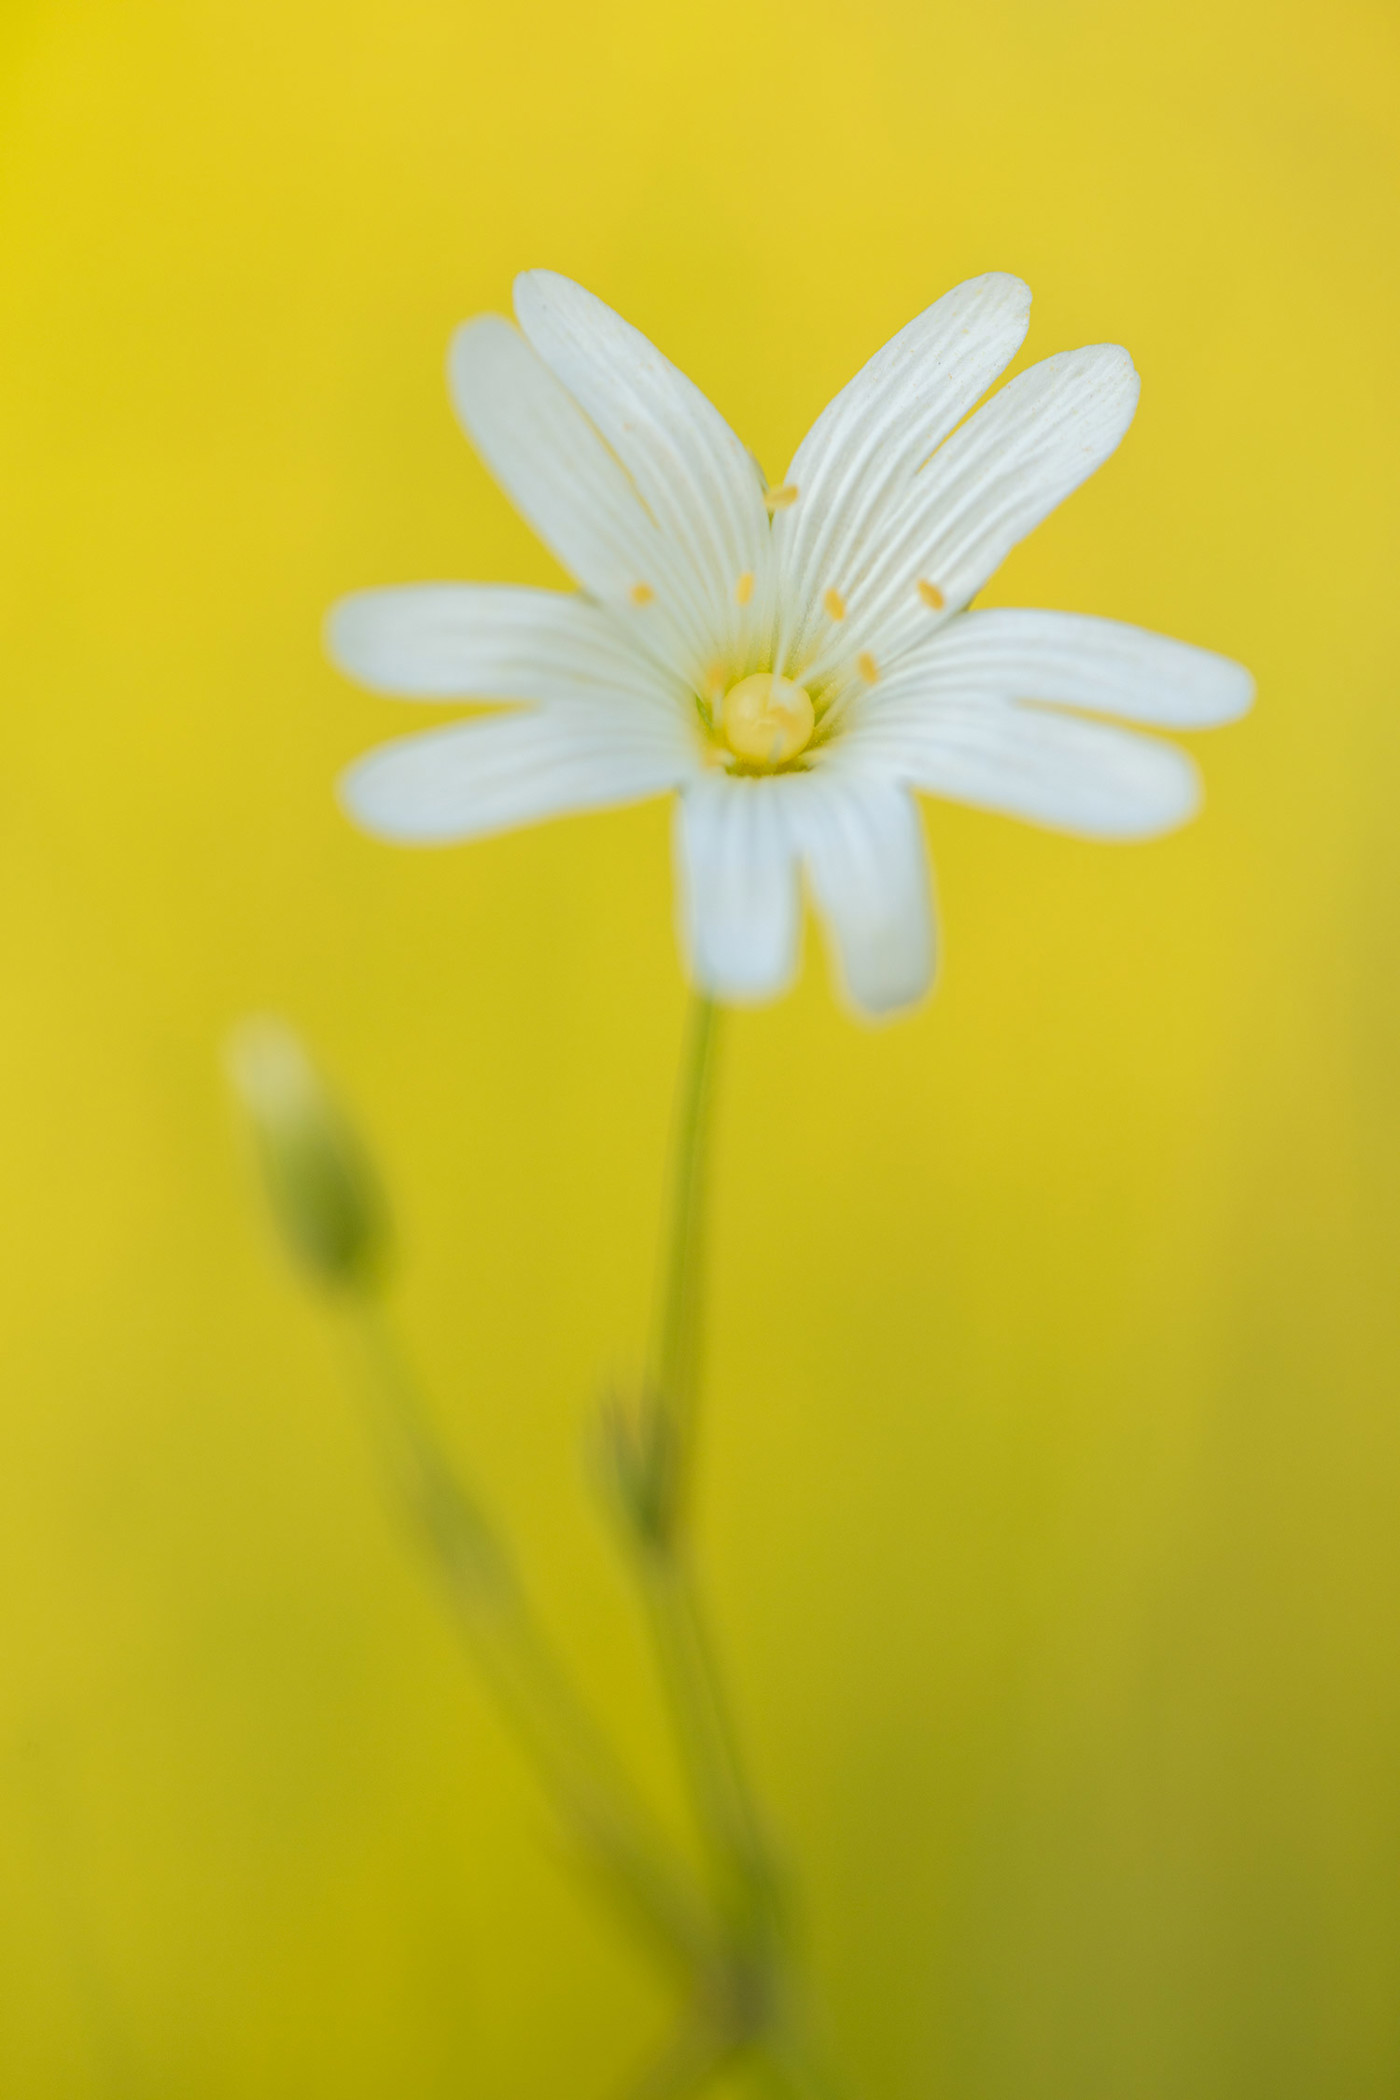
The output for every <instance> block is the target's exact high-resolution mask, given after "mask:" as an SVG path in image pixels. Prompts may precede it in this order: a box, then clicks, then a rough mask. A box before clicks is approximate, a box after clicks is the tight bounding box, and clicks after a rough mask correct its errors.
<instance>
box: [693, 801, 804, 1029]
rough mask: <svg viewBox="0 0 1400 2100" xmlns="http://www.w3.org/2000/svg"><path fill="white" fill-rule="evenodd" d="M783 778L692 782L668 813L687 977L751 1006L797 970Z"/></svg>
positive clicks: (795, 904) (793, 874)
mask: <svg viewBox="0 0 1400 2100" xmlns="http://www.w3.org/2000/svg"><path fill="white" fill-rule="evenodd" d="M799 785H801V783H800V782H797V781H795V780H793V779H791V778H775V779H767V780H749V779H738V780H732V779H729V778H727V777H724V776H722V775H714V774H711V775H709V776H708V777H706V778H704V779H701V780H698V781H695V782H693V783H692V784H691V785H690V787H689V788H688V789H687V791H686V792H685V794H683V795H682V797H681V799H680V801H679V803H678V805H677V808H676V828H675V858H676V894H677V905H678V916H679V922H680V934H681V941H682V945H683V947H684V950H685V954H686V957H687V961H688V964H689V969H690V974H691V977H692V979H693V980H694V982H695V983H696V984H697V985H698V986H699V987H700V988H701V990H702V991H705V992H708V993H709V994H710V995H711V996H712V997H714V998H717V999H727V1000H730V1001H732V1002H733V1003H735V1004H741V1005H752V1004H755V1003H757V1002H759V1001H762V1000H766V999H774V998H776V997H777V995H778V994H779V993H780V992H783V991H786V990H787V988H788V986H789V985H790V984H791V982H792V980H793V977H794V976H795V974H796V971H797V957H798V946H799V937H800V934H801V923H802V921H801V898H800V895H799V891H798V881H797V849H796V846H795V844H794V841H793V837H792V833H791V827H790V824H789V821H788V811H789V808H790V806H791V803H792V801H793V800H794V797H793V794H792V790H793V789H794V788H795V787H797V786H799Z"/></svg>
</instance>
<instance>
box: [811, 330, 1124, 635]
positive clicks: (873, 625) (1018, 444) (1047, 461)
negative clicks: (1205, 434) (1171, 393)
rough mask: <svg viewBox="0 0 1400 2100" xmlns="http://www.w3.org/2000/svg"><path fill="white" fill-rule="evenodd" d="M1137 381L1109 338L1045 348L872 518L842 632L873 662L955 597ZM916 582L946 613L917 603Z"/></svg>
mask: <svg viewBox="0 0 1400 2100" xmlns="http://www.w3.org/2000/svg"><path fill="white" fill-rule="evenodd" d="M1138 384H1139V382H1138V375H1137V373H1136V372H1135V370H1134V369H1133V361H1132V359H1131V358H1130V357H1129V355H1128V353H1127V351H1126V350H1122V349H1119V348H1118V346H1117V345H1116V344H1113V343H1099V344H1096V345H1095V346H1094V347H1093V348H1092V349H1088V350H1066V351H1063V352H1061V353H1060V355H1059V356H1057V357H1047V358H1046V359H1045V360H1044V361H1043V363H1041V364H1038V365H1032V366H1031V367H1030V369H1029V371H1026V372H1022V373H1020V374H1019V375H1018V376H1017V377H1016V378H1015V379H1013V380H1012V381H1011V382H1010V384H1009V385H1008V386H1005V387H1003V388H1002V390H1001V392H1000V393H999V394H994V395H993V396H992V399H991V400H990V401H989V402H987V404H986V406H985V407H983V408H980V409H978V411H977V413H976V415H975V416H973V417H972V418H971V419H970V420H969V421H968V422H966V423H964V424H963V426H962V428H961V429H960V430H957V431H955V432H954V433H953V435H952V437H950V438H949V439H948V441H947V443H946V444H945V445H942V446H940V447H939V449H938V451H937V452H935V453H934V455H933V458H932V459H931V460H930V461H929V463H928V465H927V466H926V467H924V468H923V469H922V471H921V472H920V473H918V474H917V475H916V476H915V477H914V480H913V482H912V484H911V485H910V487H909V490H908V492H907V494H906V495H905V496H904V497H903V498H902V499H901V500H900V501H899V502H897V503H896V504H895V505H893V506H892V507H890V508H889V509H887V510H886V511H885V512H884V513H883V514H882V515H880V516H878V517H877V518H875V519H874V520H873V521H872V525H871V531H870V535H869V539H868V541H867V544H866V548H865V566H864V569H863V571H862V573H861V574H860V576H859V577H857V578H855V579H853V581H852V584H851V587H850V590H849V592H848V594H847V596H848V602H849V605H850V608H851V612H852V615H853V629H852V631H853V632H854V631H855V630H856V628H858V629H859V630H860V632H861V633H862V635H863V637H864V639H865V642H866V646H868V647H870V648H871V649H872V650H873V651H874V653H875V657H876V661H877V663H878V664H879V665H880V666H881V668H882V669H883V668H884V667H885V666H886V665H887V664H888V663H890V662H893V661H894V660H895V659H896V658H897V657H898V656H899V655H900V654H901V653H902V651H903V650H904V649H906V648H908V647H909V646H910V645H911V644H913V643H914V642H916V641H920V640H922V639H923V638H924V637H925V636H926V635H928V634H929V633H930V632H931V629H932V623H933V622H935V621H943V620H946V619H947V618H949V617H950V616H951V614H953V613H955V612H957V611H959V610H960V609H961V608H962V607H963V606H965V605H966V604H967V602H968V600H969V598H971V597H972V596H973V594H974V593H975V592H977V591H979V590H980V589H981V587H982V585H983V584H984V583H985V582H986V581H987V578H988V577H989V576H990V575H991V574H992V572H993V570H994V569H996V568H998V567H999V566H1000V564H1001V563H1002V562H1003V561H1004V560H1005V558H1006V556H1007V555H1008V554H1009V553H1010V552H1011V549H1012V548H1013V547H1014V546H1015V545H1016V543H1017V541H1018V540H1022V539H1024V538H1025V536H1026V534H1027V533H1028V532H1031V531H1032V530H1033V529H1034V528H1035V527H1036V526H1037V525H1038V524H1039V523H1040V522H1041V520H1042V519H1043V518H1045V517H1047V516H1048V515H1049V513H1050V512H1051V511H1052V510H1054V509H1055V507H1056V505H1057V504H1059V503H1062V502H1063V501H1064V499H1065V497H1066V496H1068V495H1069V494H1070V492H1071V490H1073V489H1077V488H1078V487H1079V484H1080V483H1081V481H1085V480H1087V478H1088V476H1089V475H1090V474H1092V473H1093V472H1094V470H1095V469H1096V468H1097V467H1100V466H1102V465H1103V462H1104V461H1105V460H1106V459H1107V458H1108V456H1109V454H1110V453H1111V452H1113V451H1114V450H1115V448H1116V447H1117V446H1118V445H1119V443H1120V442H1121V441H1122V438H1123V435H1124V432H1125V431H1126V430H1127V428H1128V425H1129V424H1130V423H1131V422H1132V420H1133V412H1134V410H1135V409H1136V407H1137V398H1138ZM921 581H922V582H924V583H927V584H930V585H932V586H933V588H934V589H935V590H936V591H938V592H939V593H940V594H941V596H942V599H943V602H944V605H945V607H946V608H947V610H946V611H944V612H931V611H930V610H929V608H928V607H927V606H926V605H925V604H924V603H923V601H922V600H921V597H920V594H919V584H920V582H921Z"/></svg>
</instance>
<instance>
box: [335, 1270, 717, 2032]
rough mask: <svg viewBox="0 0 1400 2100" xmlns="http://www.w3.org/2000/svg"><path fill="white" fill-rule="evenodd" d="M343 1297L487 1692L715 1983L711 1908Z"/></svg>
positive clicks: (389, 1364) (405, 1498) (696, 1984)
mask: <svg viewBox="0 0 1400 2100" xmlns="http://www.w3.org/2000/svg"><path fill="white" fill-rule="evenodd" d="M351 1302H352V1306H353V1317H352V1326H353V1330H354V1334H355V1337H356V1340H357V1342H358V1345H359V1350H360V1354H361V1357H362V1361H363V1366H364V1369H365V1370H366V1372H367V1373H368V1376H367V1379H366V1380H365V1383H366V1385H367V1387H368V1395H369V1399H370V1403H371V1417H372V1426H373V1430H374V1434H375V1441H376V1443H377V1445H378V1448H379V1453H380V1456H381V1459H382V1461H383V1469H384V1475H385V1481H386V1485H387V1487H388V1489H389V1491H390V1494H391V1498H392V1501H393V1503H394V1506H395V1509H396V1513H397V1514H398V1515H399V1517H400V1518H401V1519H402V1520H404V1521H406V1523H407V1525H408V1527H409V1529H410V1530H411V1532H412V1533H413V1534H414V1535H415V1536H416V1538H417V1540H418V1543H419V1544H420V1545H421V1546H422V1547H423V1548H424V1549H425V1550H426V1552H427V1554H428V1557H429V1559H430V1560H431V1561H432V1563H433V1565H434V1567H435V1568H436V1570H437V1573H438V1576H439V1578H440V1580H441V1582H442V1585H443V1588H444V1591H445V1593H446V1597H447V1601H448V1603H449V1605H450V1607H451V1610H452V1613H453V1616H454V1618H455V1620H456V1622H457V1626H458V1628H459V1631H460V1632H461V1634H462V1636H463V1638H464V1640H465V1642H466V1645H467V1647H468V1649H469V1651H470V1653H471V1655H472V1658H473V1661H474V1662H475V1663H476V1665H477V1668H478V1670H479V1671H480V1674H481V1676H482V1677H483V1679H484V1680H485V1683H486V1685H487V1688H488V1690H489V1691H490V1693H491V1695H492V1697H493V1698H494V1700H495V1702H496V1704H497V1706H498V1708H499V1709H500V1711H501V1713H502V1715H503V1717H504V1718H505V1720H506V1722H507V1723H508V1725H509V1726H510V1728H511V1729H512V1731H513V1733H514V1734H515V1736H516V1738H517V1740H518V1741H519V1743H520V1745H521V1747H522V1748H523V1750H524V1751H525V1753H526V1755H527V1756H528V1758H529V1759H530V1761H531V1763H532V1764H533V1766H534V1768H535V1770H536V1772H537V1774H538V1776H539V1778H540V1779H541V1781H542V1783H543V1785H544V1787H545V1790H546V1791H547V1793H548V1794H549V1795H550V1796H551V1798H552V1799H553V1801H554V1803H555V1805H556V1808H557V1809H558V1811H559V1813H560V1816H561V1818H562V1820H563V1822H564V1824H565V1826H566V1827H567V1828H568V1829H569V1830H570V1831H571V1832H572V1834H573V1836H574V1838H575V1839H576V1841H577V1842H578V1844H579V1846H580V1849H581V1851H582V1853H583V1855H584V1857H585V1859H586V1860H587V1861H588V1863H589V1864H590V1865H591V1866H592V1867H593V1868H594V1869H596V1870H597V1871H599V1873H600V1874H601V1876H602V1878H603V1880H604V1882H605V1884H606V1885H607V1887H608V1888H609V1889H610V1891H611V1893H612V1894H613V1895H614V1897H615V1898H617V1899H618V1900H620V1902H621V1904H622V1906H623V1908H624V1909H625V1910H626V1911H627V1912H628V1913H629V1914H630V1915H631V1917H632V1918H633V1919H634V1920H635V1921H637V1922H639V1923H640V1924H642V1925H643V1926H644V1927H646V1928H647V1929H648V1931H649V1933H650V1935H651V1937H652V1938H653V1939H654V1940H656V1941H657V1942H659V1944H660V1945H661V1947H662V1948H663V1949H664V1950H665V1951H666V1952H668V1953H669V1954H670V1955H671V1956H672V1957H673V1958H675V1959H677V1960H678V1961H679V1962H680V1964H681V1965H682V1967H683V1968H684V1969H685V1971H686V1974H687V1978H688V1980H689V1982H690V1985H691V1988H692V1989H693V1990H695V1991H696V1992H697V1993H703V1992H704V1991H705V1990H707V1989H712V1988H713V1986H712V1985H711V1984H710V1983H709V1979H710V1978H711V1977H713V1976H715V1975H716V1974H718V1973H720V1972H721V1971H722V1970H723V1968H724V1963H725V1957H724V1952H723V1948H722V1945H721V1944H720V1943H719V1940H718V1936H717V1935H716V1932H715V1930H714V1927H713V1926H712V1925H711V1923H710V1921H709V1918H708V1915H707V1912H708V1905H707V1904H706V1903H705V1902H704V1900H703V1898H702V1897H700V1896H699V1894H698V1892H697V1891H693V1890H692V1888H691V1887H690V1886H689V1882H690V1876H689V1874H688V1872H687V1870H686V1869H685V1868H684V1866H683V1865H681V1864H679V1863H678V1862H677V1861H676V1860H675V1859H674V1857H673V1856H672V1854H671V1848H670V1846H669V1844H668V1842H667V1841H666V1840H665V1838H664V1837H663V1836H662V1835H661V1834H660V1833H659V1832H658V1831H657V1829H656V1828H655V1826H654V1824H653V1822H652V1819H651V1816H650V1813H649V1811H648V1810H647V1809H646V1807H645V1805H644V1804H643V1803H642V1802H641V1801H639V1799H638V1798H637V1796H636V1795H635V1793H634V1791H633V1788H632V1786H631V1783H630V1781H629V1780H628V1778H627V1776H626V1774H625V1772H624V1771H623V1770H622V1768H621V1766H620V1765H619V1764H618V1762H617V1760H616V1758H615V1756H614V1754H613V1751H612V1749H611V1747H610V1745H609V1744H608V1742H607V1741H606V1739H605V1738H604V1736H603V1735H602V1734H601V1732H600V1731H599V1730H598V1728H597V1727H596V1725H595V1723H594V1722H593V1720H592V1718H591V1716H590V1715H589V1713H588V1711H587V1709H586V1708H585V1707H584V1706H583V1704H582V1702H581V1701H580V1699H579V1697H578V1695H577V1694H576V1692H575V1691H574V1688H573V1685H572V1683H571V1682H570V1680H569V1678H568V1676H567V1675H566V1673H565V1672H564V1670H563V1668H562V1667H561V1665H560V1664H559V1663H558V1661H557V1660H556V1659H555V1656H554V1654H553V1652H552V1650H551V1648H550V1647H549V1645H548V1643H547V1641H546V1639H545V1637H544V1635H543V1634H542V1632H541V1630H540V1627H539V1625H538V1623H537V1621H536V1619H535V1617H534V1614H533V1612H532V1610H531V1608H530V1605H529V1602H528V1599H527V1597H526V1595H525V1591H524V1589H523V1586H522V1584H521V1582H520V1578H519V1576H518V1574H517V1572H516V1569H515V1565H514V1562H513V1560H512V1558H511V1555H510V1553H509V1551H508V1549H507V1547H506V1545H505V1542H504V1540H503V1539H502V1537H501V1535H500V1534H499V1532H498V1531H497V1530H496V1528H495V1527H494V1526H493V1525H492V1523H491V1521H490V1519H489V1518H488V1517H487V1515H486V1513H485V1510H484V1508H483V1506H482V1504H481V1503H480V1501H479V1500H478V1499H477V1498H476V1497H475V1496H474V1495H473V1494H472V1493H471V1492H470V1490H469V1489H468V1488H467V1487H466V1486H465V1485H464V1484H463V1482H462V1480H461V1478H460V1476H459V1474H458V1473H457V1471H456V1470H455V1469H454V1468H453V1466H452V1465H451V1463H450V1462H449V1460H448V1459H447V1456H446V1454H445V1453H444V1451H443V1450H442V1447H441V1445H440V1443H439V1441H438V1439H437V1437H436V1435H435V1433H434V1431H433V1428H432V1426H431V1419H430V1416H429V1412H428V1409H427V1407H426V1405H425V1402H424V1397H423V1394H422V1392H421V1389H420V1387H419V1384H418V1381H417V1378H416V1376H415V1374H414V1371H413V1369H412V1366H411V1365H410V1363H409V1362H408V1359H407V1358H406V1356H405V1354H404V1352H403V1350H402V1348H401V1346H400V1344H399V1341H398V1337H397V1335H396V1334H395V1332H394V1329H393V1327H392V1325H391V1323H390V1322H389V1320H388V1318H387V1316H386V1314H385V1312H384V1309H383V1306H382V1304H381V1303H380V1301H379V1299H378V1297H377V1296H376V1295H375V1294H374V1293H372V1292H364V1293H361V1294H357V1296H356V1297H355V1298H354V1299H353V1300H352V1301H351Z"/></svg>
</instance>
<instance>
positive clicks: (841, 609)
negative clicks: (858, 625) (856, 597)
mask: <svg viewBox="0 0 1400 2100" xmlns="http://www.w3.org/2000/svg"><path fill="white" fill-rule="evenodd" d="M822 604H823V605H824V606H825V607H826V609H827V612H828V613H829V614H830V616H831V618H832V619H833V620H844V619H845V617H846V601H845V599H844V598H843V597H842V596H841V593H840V592H839V591H838V590H836V589H834V588H833V589H832V590H829V591H825V592H823V594H822Z"/></svg>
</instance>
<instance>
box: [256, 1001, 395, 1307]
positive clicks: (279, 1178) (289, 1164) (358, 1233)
mask: <svg viewBox="0 0 1400 2100" xmlns="http://www.w3.org/2000/svg"><path fill="white" fill-rule="evenodd" d="M224 1056H225V1066H226V1069H227V1072H228V1076H229V1080H230V1082H231V1084H232V1086H233V1090H234V1092H235V1094H236V1095H237V1097H238V1100H239V1102H240V1103H241V1105H242V1107H243V1109H244V1111H245V1113H246V1115H247V1118H248V1125H249V1129H250V1130H251V1133H252V1137H253V1143H254V1147H255V1149H256V1152H257V1157H258V1163H259V1166H260V1167H261V1169H262V1175H263V1180H264V1183H265V1185H266V1188H267V1192H268V1196H269V1199H270V1201H271V1204H272V1211H273V1216H274V1217H275V1219H276V1221H277V1224H278V1226H279V1228H280V1230H281V1233H282V1236H283V1238H284V1240H285V1241H286V1244H287V1246H288V1248H289V1250H290V1252H291V1254H292V1257H293V1259H294V1260H296V1261H298V1262H300V1263H301V1264H302V1266H303V1267H304V1268H306V1269H308V1270H310V1272H311V1273H312V1274H313V1275H314V1276H315V1277H317V1278H318V1279H319V1280H320V1281H321V1282H322V1283H325V1284H329V1285H331V1286H332V1287H339V1288H342V1289H348V1290H363V1289H365V1288H366V1287H368V1286H370V1285H372V1284H374V1283H376V1282H377V1281H378V1280H379V1279H380V1278H381V1277H382V1275H383V1273H384V1270H385V1268H386V1266H387V1262H388V1255H389V1221H388V1213H387V1209H386V1206H385V1203H384V1197H383V1194H382V1192H381V1190H380V1187H379V1182H378V1179H377V1177H376V1175H375V1172H374V1169H373V1167H372V1166H371V1164H370V1161H369V1158H368V1156H367V1154H366V1153H365V1151H364V1150H363V1148H362V1146H361V1145H360V1142H359V1139H358V1138H357V1137H356V1135H355V1132H354V1131H353V1130H352V1129H351V1127H350V1125H349V1123H348V1122H347V1121H346V1119H345V1117H344V1116H343V1115H342V1114H341V1112H340V1109H339V1108H338V1106H337V1104H336V1102H335V1101H334V1100H333V1099H332V1097H331V1095H330V1093H329V1091H328V1090H327V1088H326V1086H325V1083H324V1082H323V1080H322V1079H321V1076H320V1074H319V1073H318V1071H317V1070H316V1067H315V1066H314V1065H313V1064H312V1062H311V1059H310V1058H309V1057H308V1055H307V1053H306V1051H305V1049H304V1048H303V1046H302V1043H301V1040H300V1038H299V1037H298V1036H297V1035H296V1034H295V1032H294V1031H293V1030H292V1029H291V1028H290V1027H289V1026H288V1024H287V1023H286V1022H285V1021H280V1020H277V1019H276V1018H275V1017H274V1016H271V1015H267V1016H257V1017H254V1018H251V1019H248V1020H245V1021H241V1022H240V1023H239V1024H238V1026H237V1027H236V1028H235V1029H234V1030H233V1032H232V1034H231V1035H230V1036H229V1039H228V1042H227V1044H226V1046H225V1053H224Z"/></svg>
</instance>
